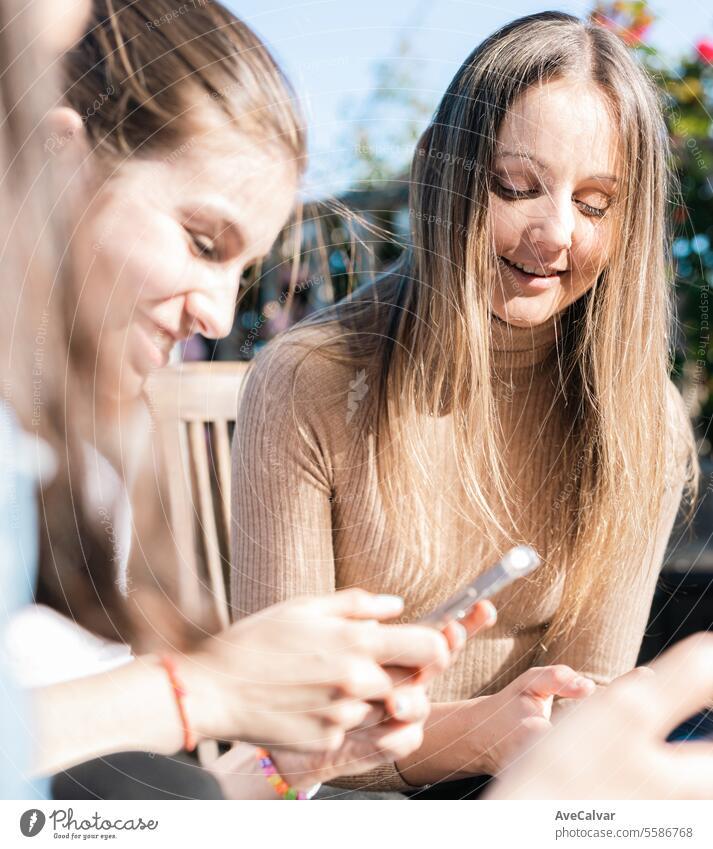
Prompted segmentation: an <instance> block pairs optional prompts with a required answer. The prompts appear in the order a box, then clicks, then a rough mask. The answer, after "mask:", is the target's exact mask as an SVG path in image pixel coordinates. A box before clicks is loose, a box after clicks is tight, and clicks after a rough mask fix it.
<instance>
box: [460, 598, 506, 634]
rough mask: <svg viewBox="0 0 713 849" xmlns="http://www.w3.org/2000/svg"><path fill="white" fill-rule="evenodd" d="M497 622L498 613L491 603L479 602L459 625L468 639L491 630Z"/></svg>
mask: <svg viewBox="0 0 713 849" xmlns="http://www.w3.org/2000/svg"><path fill="white" fill-rule="evenodd" d="M497 620H498V611H497V610H496V609H495V605H494V604H493V603H492V601H479V602H478V603H477V604H476V605H475V607H474V608H473V609H472V610H471V611H470V613H469V614H468V615H467V616H466V617H465V618H464V619H461V625H463V627H464V628H465V630H466V631H467V633H468V636H469V637H472V636H473V635H474V634H477V633H478V632H479V631H484V630H485V629H486V628H492V627H493V625H494V624H495V623H496V622H497Z"/></svg>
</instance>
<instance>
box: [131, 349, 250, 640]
mask: <svg viewBox="0 0 713 849" xmlns="http://www.w3.org/2000/svg"><path fill="white" fill-rule="evenodd" d="M247 368H248V363H241V362H207V363H206V362H200V363H182V364H180V365H175V366H173V365H172V366H167V367H166V368H163V369H159V370H158V371H156V372H154V373H153V374H152V376H151V379H150V381H149V384H148V387H147V398H148V401H149V406H150V407H151V412H152V417H153V421H154V426H155V429H156V436H157V437H158V441H159V444H160V450H161V454H162V459H163V464H164V467H165V484H166V486H167V490H168V500H169V510H170V522H171V526H172V531H173V534H174V539H175V541H176V546H177V549H178V553H179V558H180V567H179V569H180V571H179V576H178V578H179V585H178V591H179V603H180V602H183V601H185V603H186V609H191V608H192V607H195V600H196V599H197V598H200V597H205V595H206V594H205V587H206V585H207V586H208V589H209V591H210V593H209V597H210V599H211V602H210V603H212V604H213V605H214V610H215V614H216V616H217V619H218V622H219V623H220V625H221V627H225V626H227V625H228V624H229V623H230V606H229V601H228V598H229V596H228V593H229V589H228V588H229V574H230V477H231V470H230V441H231V436H232V426H233V424H234V422H235V417H236V415H237V410H238V398H239V395H240V390H241V387H242V384H243V380H244V377H245V374H246V371H247Z"/></svg>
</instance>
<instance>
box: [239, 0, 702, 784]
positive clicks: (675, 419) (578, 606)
mask: <svg viewBox="0 0 713 849" xmlns="http://www.w3.org/2000/svg"><path fill="white" fill-rule="evenodd" d="M465 163H467V164H468V167H467V168H466V167H464V164H465ZM471 166H472V167H471ZM671 181H672V175H671V173H670V171H669V157H668V141H667V136H666V130H665V125H664V121H663V118H662V114H661V108H660V104H659V103H658V101H657V97H656V93H655V88H654V86H653V84H652V83H651V82H650V81H649V80H648V79H647V78H646V75H645V73H644V72H643V70H642V69H641V68H640V67H639V66H638V65H637V64H636V62H635V61H634V59H633V58H632V56H631V55H630V54H629V52H628V51H627V49H626V48H625V46H624V45H623V44H622V43H621V42H620V41H619V40H618V39H617V38H616V37H615V36H614V35H612V34H611V33H610V32H608V31H606V30H604V29H602V28H600V27H598V26H596V25H592V24H587V23H583V22H581V21H579V20H577V19H575V18H572V17H571V16H568V15H565V14H560V13H556V12H545V13H542V14H538V15H533V16H530V17H527V18H522V19H519V20H517V21H514V22H512V23H511V24H508V25H507V26H505V27H503V28H502V29H501V30H499V31H498V32H496V33H495V34H494V35H492V36H491V37H489V38H488V39H486V40H485V41H484V42H483V43H482V44H481V45H480V46H479V47H478V48H476V50H475V51H474V52H473V53H472V54H471V56H469V57H468V59H467V60H466V61H465V62H464V64H463V65H462V67H461V68H460V70H459V71H458V72H457V74H456V76H455V78H454V79H453V81H452V83H451V84H450V86H449V88H448V90H447V92H446V93H445V95H444V97H443V99H442V101H441V103H440V105H439V107H438V109H437V111H436V114H435V116H434V118H433V120H432V122H431V123H430V125H429V126H428V128H427V129H426V131H425V132H424V134H423V136H422V137H421V139H420V141H419V143H418V146H417V150H416V154H415V156H414V159H413V166H412V172H411V194H410V201H409V207H410V212H411V221H412V244H411V246H410V248H409V249H408V250H407V251H406V253H405V254H404V257H403V259H402V260H401V261H400V263H399V264H398V265H397V266H396V267H395V268H394V269H393V270H392V271H390V272H389V273H387V274H386V275H384V276H383V277H382V278H380V279H378V280H377V281H376V282H375V283H373V284H370V285H367V286H365V287H364V288H363V289H361V290H359V291H357V293H355V295H354V296H353V297H352V298H350V299H349V300H348V301H346V302H344V303H342V304H339V305H338V306H337V307H336V308H335V309H334V310H333V311H330V312H329V313H327V314H326V315H324V316H322V317H321V318H320V319H319V320H318V321H316V322H312V323H311V325H309V326H303V327H300V328H297V329H296V330H294V331H293V332H290V333H288V334H286V335H285V336H284V337H283V338H282V339H281V340H278V341H277V342H276V343H274V344H273V345H272V346H271V347H269V348H268V350H267V351H266V352H265V353H264V355H263V356H262V357H261V358H260V359H259V361H258V363H257V365H256V368H255V370H254V372H253V374H252V377H251V379H250V381H249V383H248V386H247V388H246V392H245V395H244V396H243V402H242V406H241V409H240V415H239V421H238V427H237V438H236V443H235V453H234V491H233V499H234V516H235V522H234V533H235V539H234V546H233V557H234V567H233V598H234V602H235V607H236V611H240V612H245V613H250V612H252V611H253V610H257V609H259V608H261V607H263V606H265V605H266V604H269V603H272V602H274V601H276V600H278V599H281V598H285V597H288V596H290V595H292V594H294V593H302V592H325V591H327V590H329V589H333V588H335V587H337V588H341V587H349V586H361V587H364V588H366V589H369V590H372V591H380V592H397V593H400V594H403V595H404V596H405V598H406V603H407V604H406V611H405V619H406V620H407V621H414V620H415V619H417V618H418V617H419V616H420V615H422V614H424V613H425V612H427V611H428V610H429V609H430V608H432V607H434V606H435V605H437V604H438V603H440V602H441V601H443V600H444V599H445V598H447V597H448V596H449V595H450V594H451V593H452V592H453V591H454V590H455V589H456V588H457V587H458V586H459V585H460V584H462V583H463V582H465V581H466V580H469V579H471V578H473V577H474V576H476V575H478V574H479V573H480V572H482V571H483V570H484V569H485V568H486V567H487V566H488V565H489V564H490V563H491V562H492V561H493V560H494V559H495V558H496V557H497V556H498V555H499V554H501V553H502V552H503V551H504V550H505V549H506V548H507V547H509V546H510V545H513V544H516V543H528V544H530V545H533V546H534V547H535V548H536V549H537V550H538V552H539V553H540V555H541V556H542V558H543V560H544V564H545V565H544V566H543V567H542V568H541V569H540V570H539V572H537V573H535V576H533V577H532V578H531V579H528V580H527V581H526V582H521V583H519V584H515V585H513V586H512V587H510V588H508V589H507V590H505V591H504V592H502V593H501V594H500V595H499V596H498V608H499V611H500V616H499V621H498V624H497V625H496V627H495V628H494V629H493V630H492V631H491V632H489V634H488V635H487V636H486V637H484V638H483V639H480V640H477V641H472V642H471V643H470V644H469V645H468V647H467V648H466V650H465V651H464V653H463V655H462V656H461V657H460V659H459V661H458V662H457V663H456V664H455V665H454V666H453V667H452V668H451V669H449V670H448V671H447V672H446V673H444V674H443V675H442V676H441V677H440V678H439V679H438V680H437V681H436V682H435V683H434V684H433V686H432V687H431V691H430V693H431V697H432V699H433V700H434V702H435V703H436V704H435V705H434V709H433V712H432V715H431V719H430V720H429V723H428V727H427V732H426V737H425V743H424V745H423V747H422V748H421V749H420V750H419V751H418V752H416V753H415V754H414V755H413V756H411V757H410V758H409V759H408V760H407V761H404V762H400V763H399V768H400V771H401V774H399V771H398V769H397V768H396V766H395V765H392V766H390V767H384V768H382V769H380V770H379V771H377V772H376V773H372V774H370V775H369V776H366V778H365V779H361V780H362V781H365V783H368V785H369V786H372V787H374V786H377V787H378V786H384V787H401V788H405V787H407V786H408V784H413V785H420V784H425V783H431V782H433V781H437V780H442V779H448V778H458V777H462V776H467V775H471V774H474V773H480V772H491V773H492V772H496V771H498V770H499V769H500V768H501V767H502V766H503V764H504V763H506V762H507V761H508V759H510V758H511V757H512V755H513V753H515V752H517V750H518V748H519V747H521V746H522V745H524V743H525V742H527V741H528V740H529V739H530V738H531V736H532V734H533V733H534V734H538V733H540V732H541V731H542V730H543V728H545V727H546V726H547V719H548V716H549V713H548V707H549V706H547V707H545V708H544V709H542V710H540V709H539V708H538V709H537V710H532V708H531V707H530V708H527V707H526V706H525V702H527V704H531V699H530V700H528V699H525V700H523V694H524V695H525V696H526V697H530V696H532V686H531V685H532V682H531V681H529V679H527V675H528V674H529V675H532V674H534V673H533V671H532V670H531V667H533V666H534V665H537V664H542V663H565V664H569V665H570V666H572V667H573V668H574V669H575V670H577V671H578V672H580V673H581V674H583V675H587V676H591V677H592V678H593V679H594V680H595V681H597V682H598V683H602V684H604V683H607V682H609V681H611V680H612V679H613V678H615V677H617V676H619V675H621V674H622V673H623V672H625V671H626V670H628V669H630V668H631V667H632V666H633V665H634V663H635V661H636V656H637V652H638V649H639V646H640V643H641V638H642V635H643V632H644V628H645V625H646V620H647V615H648V612H649V608H650V603H651V599H652V595H653V591H654V587H655V584H656V579H657V575H658V572H659V569H660V567H661V563H662V559H663V556H664V551H665V547H666V543H667V540H668V537H669V535H670V532H671V529H672V525H673V522H674V519H675V516H676V512H677V509H678V506H679V503H680V501H681V496H682V492H683V491H684V488H685V489H686V490H687V492H688V493H689V495H690V494H691V493H693V492H694V491H695V489H696V486H697V479H698V466H697V460H696V450H695V444H694V440H693V434H692V430H691V426H690V423H689V421H688V418H687V415H686V410H685V408H684V405H683V402H682V399H681V396H680V394H679V393H678V392H677V390H676V389H675V388H674V386H673V384H672V383H671V381H670V378H669V374H670V369H671V345H672V337H671V333H672V327H673V303H674V302H673V280H672V276H671V267H670V263H669V257H668V244H669V233H668V226H667V220H666V204H667V202H668V201H669V200H670V198H671V189H672V185H671ZM527 670H530V672H529V673H528V672H527ZM523 674H525V678H523V677H522V676H523ZM518 676H520V677H518ZM504 687H505V689H504V690H503V688H504ZM499 691H500V692H499ZM536 695H540V694H536ZM551 695H552V691H548V692H546V693H545V694H544V697H545V699H549V704H551ZM528 710H529V713H528Z"/></svg>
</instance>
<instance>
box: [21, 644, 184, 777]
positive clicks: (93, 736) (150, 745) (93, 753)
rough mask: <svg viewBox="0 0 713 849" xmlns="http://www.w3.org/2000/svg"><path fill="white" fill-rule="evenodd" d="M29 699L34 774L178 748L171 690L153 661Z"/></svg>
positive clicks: (44, 690) (180, 737) (178, 730)
mask: <svg viewBox="0 0 713 849" xmlns="http://www.w3.org/2000/svg"><path fill="white" fill-rule="evenodd" d="M32 695H33V699H34V716H35V722H36V727H37V731H38V734H37V738H38V744H37V747H36V751H35V754H34V759H33V765H32V772H33V774H35V775H51V774H53V773H55V772H59V771H60V770H62V769H67V768H68V767H70V766H73V765H75V764H79V763H83V762H84V761H88V760H91V759H92V758H96V757H100V756H102V755H108V754H111V753H113V752H122V751H149V752H156V753H159V754H171V753H173V752H176V751H178V750H179V749H180V748H181V745H182V742H183V728H182V725H181V719H180V716H179V713H178V709H177V705H176V701H175V697H174V694H173V690H172V688H171V685H170V682H169V680H168V677H167V675H166V673H165V671H164V670H163V669H162V668H161V666H159V665H158V663H157V662H156V661H155V660H154V659H152V658H137V659H136V660H134V661H132V662H131V663H129V664H127V665H126V666H122V667H120V668H119V669H116V670H112V671H110V672H104V673H102V674H101V675H92V676H90V677H88V678H82V679H79V680H76V681H69V682H66V683H63V684H56V685H53V686H51V687H44V688H42V689H39V690H35V691H34V692H33V694H32ZM189 709H190V708H189Z"/></svg>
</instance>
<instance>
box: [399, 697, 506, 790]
mask: <svg viewBox="0 0 713 849" xmlns="http://www.w3.org/2000/svg"><path fill="white" fill-rule="evenodd" d="M490 698H491V697H490V696H482V697H480V698H477V699H467V700H463V701H458V702H438V703H436V704H434V705H433V706H432V708H431V713H430V716H429V718H428V720H427V721H426V724H425V727H424V735H423V744H422V745H421V748H420V749H418V750H417V751H416V752H414V753H413V754H411V755H409V756H408V757H407V758H405V759H403V760H401V761H398V762H397V764H396V766H397V767H398V770H399V772H400V773H401V775H402V777H403V779H404V780H405V781H407V782H408V783H409V784H411V785H413V786H414V787H422V786H423V785H425V784H433V783H434V782H436V781H454V780H456V779H458V778H467V777H468V776H471V775H482V774H490V773H491V771H492V769H493V766H492V763H491V761H490V759H489V756H488V750H489V748H490V745H489V741H488V728H487V721H486V719H485V715H486V713H487V707H488V702H489V700H490Z"/></svg>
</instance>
